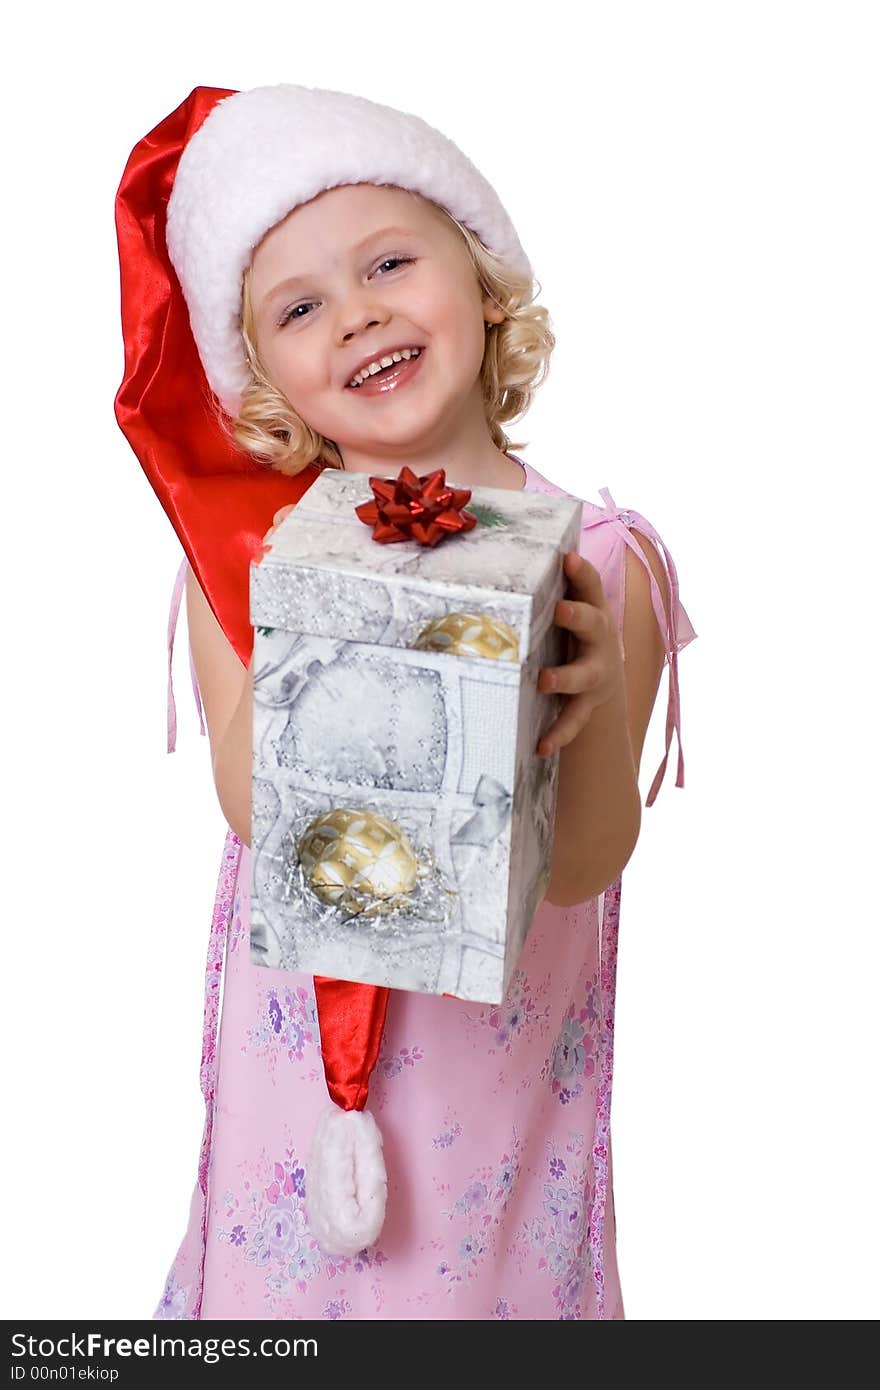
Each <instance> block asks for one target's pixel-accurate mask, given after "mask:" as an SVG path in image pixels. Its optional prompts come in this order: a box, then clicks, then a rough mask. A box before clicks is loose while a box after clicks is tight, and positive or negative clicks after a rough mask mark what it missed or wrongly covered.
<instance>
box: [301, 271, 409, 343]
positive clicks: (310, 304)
mask: <svg viewBox="0 0 880 1390" xmlns="http://www.w3.org/2000/svg"><path fill="white" fill-rule="evenodd" d="M413 259H414V258H413V257H412V256H386V257H385V259H384V261H380V262H379V264H378V265H377V267H376V269H377V270H381V269H382V267H383V266H385V265H390V266H393V267H395V268H396V267H397V266H399V265H410V264H411V262H412V261H413ZM313 303H314V300H311V299H309V300H306V301H305V303H303V304H294V306H293V308H292V309H285V311H284V313H283V314H282V315H281V318H280V319H279V320H278V327H279V328H283V327H284V325H285V324H286V323H290V321H291V319H304V318H307V317H308V315H306V314H301V313H299V310H300V309H309V308H311V306H312V304H313Z"/></svg>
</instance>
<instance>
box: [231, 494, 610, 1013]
mask: <svg viewBox="0 0 880 1390" xmlns="http://www.w3.org/2000/svg"><path fill="white" fill-rule="evenodd" d="M404 472H405V473H406V475H407V477H408V478H409V479H411V480H412V482H413V483H419V484H424V483H425V481H426V480H427V479H432V480H433V482H434V483H435V484H436V483H437V480H438V479H439V485H440V486H444V487H447V488H448V487H450V486H451V485H447V484H445V482H444V475H443V473H442V471H441V470H438V471H437V473H436V474H433V475H430V474H426V475H424V477H423V478H422V479H421V480H417V479H415V476H414V475H413V474H412V473H410V472H409V470H404ZM403 476H404V475H403V473H402V474H401V477H403ZM382 481H383V480H381V479H373V480H371V479H370V478H369V477H368V476H367V475H366V474H358V473H345V472H343V471H337V470H335V469H325V471H324V472H323V473H322V474H321V475H320V477H319V478H318V479H317V480H316V481H315V483H314V484H313V485H312V486H311V487H310V488H309V490H308V491H307V492H306V493H305V494H304V496H303V497H302V498H301V500H300V501H299V503H298V504H297V506H296V507H295V508H294V510H293V511H292V512H290V513H289V514H288V516H287V517H286V518H285V519H284V521H283V522H282V523H281V525H280V526H279V528H278V529H277V530H276V531H275V532H274V533H273V535H272V539H271V545H270V546H269V547H267V548H266V551H265V553H264V554H263V556H262V557H261V558H260V560H259V561H255V562H254V563H253V564H252V565H251V570H250V618H251V622H252V624H253V626H254V629H255V631H254V667H253V681H254V725H253V816H252V845H251V943H250V944H251V960H252V961H253V962H254V963H255V964H258V965H265V966H269V967H272V968H274V969H281V970H292V971H302V972H306V973H309V974H316V975H327V976H332V977H334V978H338V979H346V980H355V981H361V982H363V983H366V984H376V985H388V986H391V987H393V988H397V989H407V990H417V991H422V992H426V993H432V994H450V995H454V996H456V997H458V998H460V999H469V1000H476V1001H480V1002H483V1003H499V1002H500V1001H501V999H502V998H503V997H504V993H505V990H506V987H507V983H508V980H509V978H510V976H511V974H512V972H513V970H514V968H515V966H516V962H517V959H518V957H519V954H520V951H521V949H522V946H523V943H524V941H525V938H526V934H527V932H528V930H529V927H530V925H531V922H532V918H533V916H534V912H535V909H536V907H537V906H538V904H539V902H540V901H541V899H542V898H543V897H544V895H545V893H546V890H547V886H548V884H549V880H550V861H551V853H552V847H553V827H554V819H555V809H556V789H557V782H558V770H559V754H558V752H557V753H555V754H553V755H552V756H551V757H549V758H541V757H538V755H537V754H536V752H535V749H536V746H537V744H538V741H539V739H540V737H541V735H542V733H543V732H545V731H546V729H548V728H549V727H550V725H551V724H552V723H554V721H555V720H556V718H557V717H558V715H559V713H560V710H561V707H562V698H561V697H560V696H558V695H551V694H545V693H543V692H540V691H538V689H537V686H536V682H537V678H538V674H539V672H540V670H541V669H542V668H543V667H545V666H559V665H562V664H564V663H565V661H566V659H567V656H568V634H567V632H566V631H565V630H564V629H562V628H560V627H558V626H557V625H556V624H555V623H554V621H553V618H554V613H555V608H556V604H557V602H558V601H559V599H560V598H561V597H562V596H563V594H564V591H565V588H566V582H565V576H564V573H563V563H562V557H563V554H564V552H565V551H567V550H575V551H576V550H577V549H578V542H579V536H580V529H581V523H582V510H583V507H582V504H581V503H580V502H577V501H575V500H572V499H568V498H560V497H556V496H549V495H546V494H540V493H532V492H528V491H523V492H518V491H514V490H509V489H499V488H473V489H471V490H469V491H467V490H462V491H461V492H459V493H457V494H456V496H457V500H458V502H459V504H460V505H459V511H458V513H455V512H454V510H453V511H452V512H447V513H446V514H445V515H446V516H447V517H448V516H453V517H454V516H455V515H458V517H459V521H460V522H461V519H462V518H468V524H469V526H470V529H460V530H457V531H456V530H452V531H450V532H449V533H447V534H444V536H443V538H442V539H441V540H440V541H439V542H437V543H436V544H425V543H421V542H420V541H419V540H417V539H415V538H409V539H403V540H400V539H391V537H390V535H389V527H388V526H385V527H384V528H383V525H382V521H381V520H379V521H377V522H375V524H370V523H369V522H367V523H365V521H364V519H362V517H361V516H359V515H358V512H357V510H356V508H360V509H361V510H362V511H363V512H364V513H365V514H366V515H368V516H371V517H372V518H374V519H375V515H376V506H375V503H376V499H377V496H378V493H377V492H376V491H375V489H374V487H373V484H374V483H380V484H381V483H382ZM395 481H396V480H395ZM393 487H394V481H392V480H388V482H387V484H386V491H390V490H391V489H393ZM415 492H416V494H417V493H418V488H416V489H415ZM444 495H445V496H448V493H446V494H444ZM371 504H373V505H372V509H371ZM462 504H463V505H462ZM471 518H474V519H475V521H472V520H470V519H471ZM415 529H416V531H417V530H418V528H417V527H416V528H415ZM390 531H391V532H393V531H394V527H391V528H390ZM383 534H384V535H385V536H386V537H388V539H387V540H386V541H385V542H384V543H383V542H382V541H380V540H379V539H377V537H378V536H380V535H383Z"/></svg>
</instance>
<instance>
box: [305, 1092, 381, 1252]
mask: <svg viewBox="0 0 880 1390" xmlns="http://www.w3.org/2000/svg"><path fill="white" fill-rule="evenodd" d="M387 1192H388V1180H387V1178H386V1175H385V1160H384V1158H383V1156H382V1134H381V1131H380V1129H379V1126H378V1125H377V1124H376V1121H375V1120H374V1119H373V1117H372V1115H370V1114H368V1113H367V1111H366V1110H340V1108H339V1106H338V1105H331V1106H330V1107H329V1108H328V1109H327V1110H324V1111H323V1112H322V1113H321V1115H319V1117H318V1123H317V1124H316V1126H315V1133H314V1135H313V1137H312V1151H311V1153H310V1154H309V1161H308V1167H307V1169H306V1214H307V1215H308V1218H309V1227H310V1228H311V1232H312V1235H313V1236H314V1237H315V1239H316V1240H317V1242H318V1244H319V1245H320V1247H321V1249H322V1250H323V1251H324V1253H325V1254H327V1255H356V1254H357V1253H358V1251H359V1250H363V1249H364V1248H365V1247H366V1246H368V1245H372V1244H374V1242H375V1241H377V1240H378V1238H379V1233H380V1232H381V1230H382V1223H383V1221H384V1220H385V1199H386V1196H387Z"/></svg>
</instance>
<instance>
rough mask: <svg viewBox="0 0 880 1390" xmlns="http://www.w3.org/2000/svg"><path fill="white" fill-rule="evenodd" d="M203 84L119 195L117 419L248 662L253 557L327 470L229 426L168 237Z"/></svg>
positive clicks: (139, 148)
mask: <svg viewBox="0 0 880 1390" xmlns="http://www.w3.org/2000/svg"><path fill="white" fill-rule="evenodd" d="M232 95H233V92H232V91H231V90H230V89H227V88H223V87H196V88H194V89H193V91H192V92H191V93H190V95H189V96H188V97H187V99H186V101H184V102H182V103H181V105H180V106H178V107H177V109H176V111H172V113H171V115H170V116H166V118H165V119H164V120H163V121H160V122H159V124H158V125H157V126H156V127H155V129H154V130H151V131H150V133H149V135H146V136H145V137H144V139H143V140H140V141H139V142H138V144H137V145H136V146H135V148H134V149H133V150H132V152H131V156H130V158H129V160H128V163H127V164H126V166H125V173H124V174H123V176H122V182H121V183H120V185H119V191H118V193H117V195H116V233H117V237H118V240H119V265H120V279H121V290H122V335H123V339H124V343H125V375H124V376H123V380H122V385H121V386H120V388H119V390H118V392H117V394H116V402H115V408H116V419H117V420H118V422H119V426H120V428H121V430H122V432H123V434H124V435H125V437H126V438H127V440H128V442H129V443H130V445H131V447H132V449H133V450H134V452H135V453H136V455H137V457H138V458H139V459H140V462H141V465H142V467H143V470H144V472H145V473H146V475H147V477H148V478H149V480H150V482H151V483H152V485H153V488H154V489H155V491H156V493H157V495H158V497H159V501H160V502H161V503H162V506H163V507H164V508H165V511H166V512H167V513H168V516H169V517H170V519H171V523H172V525H173V526H174V529H175V531H176V532H177V534H178V536H179V537H180V541H181V544H182V545H183V548H184V550H185V552H186V556H187V559H188V560H189V562H190V564H191V566H192V568H193V570H194V572H195V575H196V578H197V579H198V581H199V583H200V584H201V586H202V589H203V590H204V593H205V596H206V597H207V600H208V602H209V604H210V605H211V608H212V609H213V612H214V614H215V616H216V618H217V620H218V622H219V623H220V626H221V627H222V628H223V631H224V632H225V633H226V636H227V637H228V639H229V641H230V643H231V644H232V646H233V647H234V648H235V651H236V652H237V653H238V655H239V657H240V658H241V660H242V662H243V664H244V665H245V666H246V665H247V664H248V662H249V661H250V658H251V651H252V648H253V637H254V633H253V628H252V627H251V624H250V621H249V594H248V578H249V565H250V561H251V560H252V559H255V558H256V556H257V554H258V553H259V548H260V543H261V541H262V538H263V536H264V535H265V534H266V532H267V531H268V530H269V527H270V526H271V524H272V517H273V516H274V514H275V512H276V511H277V510H278V508H279V507H283V506H286V505H288V504H289V503H293V502H298V501H299V499H300V497H301V496H302V495H303V493H304V492H306V491H307V489H308V488H309V487H311V485H312V483H313V482H314V481H315V479H316V478H317V477H318V476H319V475H320V474H321V472H322V471H323V466H322V465H321V464H310V465H309V466H308V467H307V468H306V469H305V470H304V471H303V472H302V473H301V474H299V475H298V476H297V477H295V478H291V477H287V476H285V475H284V474H282V473H278V472H277V471H276V470H274V469H271V468H269V467H268V465H260V464H259V463H257V462H255V461H254V460H253V459H252V458H250V457H249V456H248V455H247V454H246V453H244V451H243V450H240V449H238V448H236V446H235V444H234V442H233V441H232V440H231V439H230V438H229V437H228V435H227V434H226V433H225V432H224V430H223V429H222V428H221V426H220V424H219V423H218V420H217V417H216V414H215V409H216V407H215V405H214V401H213V396H212V393H211V390H210V388H209V386H208V383H207V380H206V377H205V373H204V370H203V368H202V364H201V360H200V359H199V355H198V351H197V350H196V345H195V342H194V340H193V336H192V331H191V329H190V323H189V311H188V309H187V306H186V301H185V300H184V297H183V291H182V290H181V288H180V282H179V280H178V279H177V276H176V275H175V273H174V269H173V267H172V265H171V261H170V259H169V256H168V249H167V247H166V244H165V217H166V209H167V206H168V198H169V195H170V193H171V188H172V185H173V183H174V176H175V173H176V171H177V164H178V160H179V159H180V155H181V152H182V150H183V148H184V146H185V145H186V143H187V142H188V140H189V139H190V137H191V136H192V135H194V134H195V132H196V131H197V130H198V129H199V126H200V125H201V124H202V122H203V121H204V120H205V118H206V116H208V115H209V113H210V112H211V110H212V109H213V108H214V106H215V105H216V103H217V102H218V101H220V100H222V98H223V97H228V96H232Z"/></svg>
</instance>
